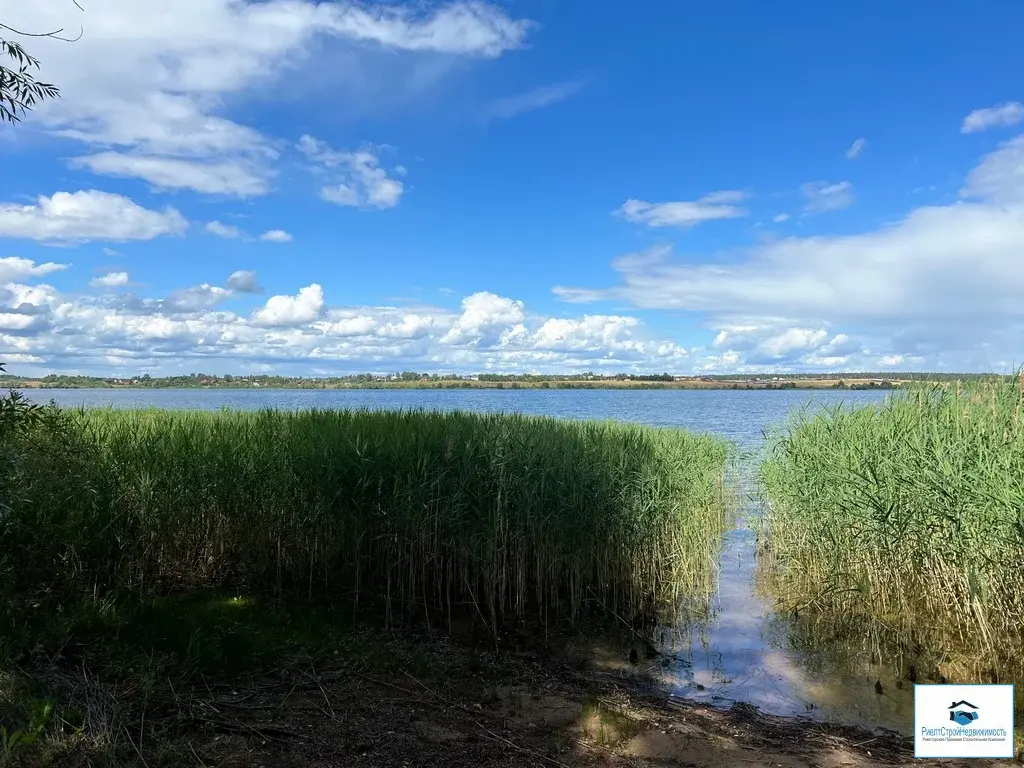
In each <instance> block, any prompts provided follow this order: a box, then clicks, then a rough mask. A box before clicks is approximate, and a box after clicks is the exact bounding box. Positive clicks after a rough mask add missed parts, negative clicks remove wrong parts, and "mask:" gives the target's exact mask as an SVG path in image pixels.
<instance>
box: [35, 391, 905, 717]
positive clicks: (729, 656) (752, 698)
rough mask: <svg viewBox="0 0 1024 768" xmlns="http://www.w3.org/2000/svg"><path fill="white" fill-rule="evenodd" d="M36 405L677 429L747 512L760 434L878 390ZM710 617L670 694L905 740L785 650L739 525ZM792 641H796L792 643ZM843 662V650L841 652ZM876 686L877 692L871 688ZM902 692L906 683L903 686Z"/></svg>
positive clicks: (779, 621) (875, 395)
mask: <svg viewBox="0 0 1024 768" xmlns="http://www.w3.org/2000/svg"><path fill="white" fill-rule="evenodd" d="M26 394H28V395H29V396H31V397H32V398H33V399H35V400H37V401H41V402H45V401H48V400H50V399H51V398H52V399H53V400H55V401H56V402H57V403H58V404H60V405H86V406H113V407H116V408H147V407H157V408H196V409H211V410H217V409H221V408H239V409H255V408H284V409H296V408H369V409H381V408H413V409H416V408H425V409H433V410H453V409H460V410H468V411H477V412H488V413H495V412H512V411H515V412H520V413H529V414H535V415H542V416H554V417H558V418H571V419H615V420H617V421H628V422H636V423H640V424H646V425H649V426H656V427H685V428H686V429H690V430H693V431H695V432H709V433H714V434H717V435H721V436H722V437H724V438H726V439H728V440H730V441H732V442H733V443H734V444H735V445H736V446H737V448H738V449H739V452H740V455H741V458H740V461H739V467H738V470H737V475H738V476H737V481H738V483H739V485H740V490H741V491H742V492H743V494H744V509H745V511H746V512H748V513H754V514H756V513H757V509H756V502H755V501H754V500H752V499H751V498H750V496H749V494H750V493H751V492H752V491H753V486H752V476H753V473H752V468H753V466H754V461H755V455H756V454H757V452H759V450H760V449H761V448H762V447H763V445H764V438H763V434H764V432H766V431H769V430H771V429H772V428H773V427H776V426H780V425H782V424H784V423H785V421H786V419H787V417H788V416H789V414H790V413H791V412H793V411H794V410H796V409H799V408H802V407H809V408H812V409H817V408H821V407H823V406H824V407H828V406H833V405H836V404H839V403H843V404H848V405H850V406H857V405H866V404H868V403H876V402H881V400H882V399H883V398H884V396H885V393H883V392H871V391H836V390H823V391H817V390H775V391H758V390H749V391H744V390H736V391H733V390H704V391H701V390H636V391H621V390H557V389H555V390H536V389H521V390H508V389H506V390H478V389H466V390H430V389H423V390H255V391H254V390H195V389H182V390H173V389H154V390H67V389H64V390H35V391H30V392H27V393H26ZM719 565H720V570H719V591H718V594H717V596H716V598H715V600H714V602H713V605H712V619H711V621H710V622H708V623H707V624H705V625H702V626H700V627H698V628H696V629H694V630H692V631H690V632H688V633H682V634H681V635H677V636H676V637H675V638H674V639H673V641H672V642H671V644H669V645H667V646H666V647H665V651H666V653H665V654H664V658H663V659H661V660H660V662H659V664H658V669H657V670H656V671H655V672H654V674H655V676H656V678H657V679H659V680H660V682H661V684H662V685H665V686H667V687H668V688H670V689H671V690H672V691H673V692H674V693H676V694H677V695H682V696H686V697H687V698H694V699H698V700H703V701H707V702H709V703H713V704H723V705H728V704H730V703H732V702H736V701H743V702H747V703H750V704H753V705H755V706H757V707H760V708H761V709H762V710H764V711H767V712H772V713H774V714H780V715H800V716H806V717H813V718H820V719H826V720H830V721H838V722H848V723H853V724H858V725H867V726H872V725H874V726H883V727H887V728H892V729H895V730H899V731H902V732H905V733H906V732H909V729H910V728H911V727H912V723H913V701H912V694H911V692H910V690H906V691H901V690H898V689H896V687H895V685H894V682H895V678H894V676H893V675H891V674H889V672H888V671H887V670H886V669H884V668H879V667H870V666H868V664H867V662H866V661H865V662H863V663H858V662H850V661H849V660H846V661H844V662H842V663H840V662H839V661H838V660H837V659H833V657H832V654H830V653H829V652H828V649H819V650H814V651H808V650H807V649H806V648H801V649H800V650H796V649H794V648H793V647H792V646H793V645H794V643H791V637H790V633H788V632H787V627H788V618H787V617H785V616H779V615H776V614H775V613H774V611H773V610H772V604H771V601H770V600H769V599H767V598H765V597H763V596H761V595H759V594H758V593H757V591H756V590H755V588H754V576H755V565H756V564H755V558H754V537H753V533H752V532H751V530H750V529H749V527H748V526H747V525H746V523H745V522H743V521H742V520H741V522H740V523H739V524H738V526H737V527H736V528H735V529H734V530H732V531H730V532H729V533H728V534H727V535H726V540H725V542H724V547H723V554H722V557H721V562H720V564H719ZM801 645H803V644H801ZM845 655H846V654H844V656H845ZM876 679H881V680H882V682H883V684H884V685H885V689H886V692H885V695H883V696H879V695H877V694H876V693H875V691H874V682H875V680H876ZM908 688H909V687H908Z"/></svg>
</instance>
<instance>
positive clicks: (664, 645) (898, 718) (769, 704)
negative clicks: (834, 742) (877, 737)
mask: <svg viewBox="0 0 1024 768" xmlns="http://www.w3.org/2000/svg"><path fill="white" fill-rule="evenodd" d="M755 463H756V462H755V460H754V459H753V457H750V458H746V459H741V461H740V462H739V465H738V466H737V468H736V470H735V472H734V473H733V478H732V482H733V484H734V486H735V487H737V488H738V490H739V491H740V493H741V494H742V495H741V503H740V509H739V514H738V515H737V524H736V527H734V528H733V529H732V530H730V531H729V532H728V533H726V534H725V537H724V541H723V546H722V554H721V557H720V560H719V572H718V590H717V593H716V595H715V596H714V598H713V600H712V601H711V606H710V612H709V618H708V619H707V620H706V621H700V622H696V623H694V624H693V625H692V626H691V627H689V628H688V629H685V630H679V631H674V632H673V631H666V632H662V633H659V634H660V637H659V644H660V646H661V648H660V650H661V651H662V655H661V657H660V658H659V660H658V663H657V664H656V665H652V666H651V668H650V673H651V674H652V676H653V677H654V679H655V680H656V681H657V683H658V684H659V685H661V686H663V687H666V688H668V689H669V690H670V691H671V692H672V693H673V694H675V695H678V696H684V697H686V698H687V699H690V700H694V701H701V702H706V703H709V704H714V705H721V706H731V705H732V704H734V703H736V702H743V703H746V704H751V705H753V706H756V707H758V708H759V709H761V710H762V711H764V712H767V713H771V714H775V715H784V716H799V717H808V718H812V719H816V720H822V721H828V722H834V723H847V724H850V725H859V726H862V727H867V728H885V729H889V730H894V731H898V732H900V733H903V734H906V735H909V734H911V733H912V729H913V719H914V697H913V685H911V684H910V683H908V682H905V681H904V682H901V681H900V680H899V677H900V676H899V675H898V674H897V673H896V672H895V671H894V670H892V669H889V668H887V667H885V666H883V665H880V664H878V663H872V660H871V658H870V655H869V654H868V653H866V652H863V651H862V652H856V651H853V650H852V649H850V648H849V647H845V646H844V645H842V644H841V643H837V642H836V641H835V640H834V639H833V641H832V643H831V644H829V645H827V646H826V645H825V644H824V643H822V646H821V647H817V648H815V647H814V644H813V642H812V643H811V644H810V647H808V642H807V641H808V636H807V633H806V632H803V633H798V632H797V631H796V630H797V627H796V620H795V619H794V617H793V616H791V615H790V614H789V613H788V612H787V613H785V614H780V613H778V612H776V610H775V609H774V606H773V600H772V598H771V596H770V595H765V594H763V592H762V590H760V589H759V588H758V579H757V574H758V572H757V568H758V561H757V556H756V549H755V544H756V536H755V532H754V530H752V528H751V526H750V520H751V518H752V517H754V516H756V515H758V514H760V508H759V506H758V502H757V501H756V498H755V497H756V493H755V492H756V482H755ZM876 684H881V691H882V692H881V693H878V688H877V685H876Z"/></svg>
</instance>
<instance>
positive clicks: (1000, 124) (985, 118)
mask: <svg viewBox="0 0 1024 768" xmlns="http://www.w3.org/2000/svg"><path fill="white" fill-rule="evenodd" d="M1021 120H1024V104H1021V103H1020V102H1019V101H1007V102H1005V103H1003V104H997V105H996V106H994V107H986V108H985V109H976V110H974V111H973V112H971V114H969V115H968V116H967V117H965V118H964V124H963V125H962V126H961V127H960V132H961V133H977V132H978V131H987V130H988V129H989V128H1005V127H1007V126H1011V125H1016V124H1017V123H1019V122H1020V121H1021Z"/></svg>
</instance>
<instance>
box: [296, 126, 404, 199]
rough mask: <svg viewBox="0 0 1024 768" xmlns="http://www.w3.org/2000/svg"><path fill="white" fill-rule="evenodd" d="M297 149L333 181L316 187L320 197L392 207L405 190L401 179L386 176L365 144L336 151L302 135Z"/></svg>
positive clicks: (377, 159) (378, 160)
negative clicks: (318, 188) (361, 146)
mask: <svg viewBox="0 0 1024 768" xmlns="http://www.w3.org/2000/svg"><path fill="white" fill-rule="evenodd" d="M299 150H300V151H301V152H302V153H303V154H304V155H305V156H306V157H307V158H308V159H309V160H310V161H311V162H312V163H314V164H315V168H316V170H318V171H319V172H320V174H321V175H323V176H325V177H328V178H331V179H332V180H333V181H336V182H337V183H332V184H327V185H324V186H323V187H321V188H320V197H322V198H323V199H324V200H326V201H328V202H330V203H336V204H337V205H344V206H352V207H355V208H394V207H395V206H396V205H398V201H399V200H400V199H401V197H402V193H403V192H404V191H405V187H404V185H403V184H402V182H401V181H399V180H398V179H394V178H391V177H389V176H388V174H387V171H385V170H384V169H383V168H381V167H380V159H379V158H378V156H377V155H376V154H375V153H374V151H372V150H371V149H369V148H365V149H361V150H359V151H357V152H336V151H334V150H333V149H331V148H330V147H329V146H328V145H327V144H325V143H324V142H322V141H318V140H317V139H315V138H313V137H312V136H309V135H305V136H303V137H302V138H301V139H300V140H299Z"/></svg>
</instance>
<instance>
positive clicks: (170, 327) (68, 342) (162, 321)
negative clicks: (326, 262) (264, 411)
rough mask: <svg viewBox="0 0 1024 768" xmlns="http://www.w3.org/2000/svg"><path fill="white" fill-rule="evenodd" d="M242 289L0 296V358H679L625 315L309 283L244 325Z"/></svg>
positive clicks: (229, 368) (485, 365)
mask: <svg viewBox="0 0 1024 768" xmlns="http://www.w3.org/2000/svg"><path fill="white" fill-rule="evenodd" d="M240 282H245V283H247V284H248V285H251V284H252V283H254V282H255V279H254V278H253V279H252V280H251V281H250V280H249V279H248V277H246V278H245V280H244V281H242V280H240V279H239V278H238V273H236V274H235V275H232V277H231V278H229V279H228V285H227V287H226V288H220V287H217V286H211V285H209V284H203V285H199V286H193V287H191V288H186V289H182V290H179V291H172V292H171V293H170V294H169V295H168V296H167V298H164V299H138V298H136V297H132V296H112V295H104V296H72V295H64V294H60V293H59V292H57V291H56V290H54V289H53V288H51V287H49V286H44V285H39V286H28V285H24V284H9V285H8V286H7V287H6V288H5V289H4V292H0V356H2V357H3V359H10V360H12V361H21V362H23V363H25V364H34V365H36V367H37V368H38V369H39V372H43V371H53V370H67V369H73V370H89V371H94V372H105V373H108V374H109V373H111V372H112V371H114V370H121V369H128V370H130V371H131V372H133V373H137V372H138V370H139V369H140V368H141V367H143V366H145V367H147V368H148V369H149V370H152V371H159V372H163V371H182V370H183V371H192V370H206V371H221V372H238V371H240V370H247V369H248V370H251V369H252V367H253V366H259V367H261V368H262V369H263V370H271V369H289V368H290V369H291V370H297V371H300V372H304V373H308V366H309V364H310V362H311V361H313V362H315V363H317V364H318V367H320V368H321V369H327V370H333V371H349V372H351V371H353V370H375V371H389V370H408V369H410V368H411V369H415V370H441V369H445V370H452V369H453V368H454V369H458V370H464V371H481V370H509V371H516V370H519V371H522V370H531V371H538V370H547V371H566V370H587V369H592V370H596V369H604V370H612V371H621V370H634V371H650V370H651V369H652V368H654V369H657V370H678V369H680V368H681V367H682V366H683V365H686V364H687V361H688V360H689V355H688V352H687V350H685V349H683V348H682V347H681V346H679V345H678V344H676V343H675V342H673V341H671V340H668V339H659V338H656V337H652V335H651V334H650V333H649V331H648V330H647V329H646V328H645V327H644V325H643V323H641V322H640V321H639V320H638V319H636V318H633V317H628V316H622V315H585V316H583V317H580V318H552V317H544V316H530V315H527V313H526V312H525V309H524V307H523V304H522V302H520V301H516V300H514V299H511V298H508V297H503V296H498V295H497V294H492V293H487V292H480V293H477V294H474V295H472V296H467V297H466V298H465V301H464V302H463V307H462V310H461V312H459V313H451V312H448V311H446V310H443V309H439V308H436V307H429V306H420V307H415V308H402V307H388V306H366V307H328V306H326V303H325V300H324V296H323V291H322V290H321V288H320V286H319V285H317V284H312V285H309V286H307V287H306V288H303V289H302V290H301V291H299V293H298V294H297V295H295V296H274V297H272V298H271V299H270V300H268V301H267V303H266V305H265V306H264V307H262V308H260V309H259V310H257V311H256V312H255V313H253V315H251V316H249V317H246V316H242V315H239V314H236V313H235V312H231V311H226V310H225V309H223V308H221V306H220V305H221V303H222V302H223V301H224V300H225V299H226V298H228V297H229V296H230V294H231V293H232V292H236V291H239V290H240V285H239V283H240Z"/></svg>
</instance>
